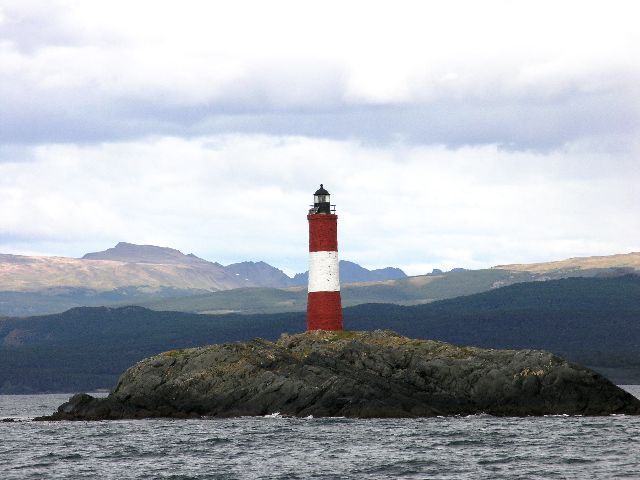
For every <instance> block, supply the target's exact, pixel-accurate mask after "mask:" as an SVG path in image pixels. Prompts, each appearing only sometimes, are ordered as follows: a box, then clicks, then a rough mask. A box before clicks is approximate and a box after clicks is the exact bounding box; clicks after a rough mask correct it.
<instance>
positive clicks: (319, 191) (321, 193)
mask: <svg viewBox="0 0 640 480" xmlns="http://www.w3.org/2000/svg"><path fill="white" fill-rule="evenodd" d="M314 195H329V192H327V191H326V190H325V189H324V186H323V185H322V184H320V188H319V189H318V190H316V193H314Z"/></svg>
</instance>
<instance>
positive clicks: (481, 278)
mask: <svg viewBox="0 0 640 480" xmlns="http://www.w3.org/2000/svg"><path fill="white" fill-rule="evenodd" d="M639 270H640V253H628V254H620V255H610V256H601V257H584V258H572V259H568V260H562V261H556V262H547V263H537V264H528V265H527V264H512V265H499V266H496V267H493V268H489V269H480V270H465V269H462V268H457V269H453V270H451V271H449V272H442V271H439V270H434V271H433V272H432V273H430V274H427V275H419V276H413V277H407V276H406V275H405V273H404V272H403V271H402V270H400V269H398V268H392V267H388V268H384V269H377V270H368V269H366V268H363V267H361V266H360V265H358V264H356V263H353V262H349V261H341V262H340V277H341V283H342V299H343V305H344V306H353V305H359V304H362V303H368V302H377V303H395V304H400V305H420V304H425V303H430V302H433V301H436V300H442V299H447V298H453V297H456V296H461V295H470V294H474V293H479V292H484V291H487V290H492V289H495V288H498V287H502V286H507V285H511V284H514V283H520V282H531V281H545V280H553V279H559V278H567V277H593V276H619V275H623V274H625V273H633V272H637V271H639ZM307 278H308V277H307V273H301V274H297V275H295V276H294V277H293V278H292V277H289V276H288V275H286V274H285V273H284V272H283V271H282V270H279V269H278V268H276V267H273V266H271V265H269V264H267V263H265V262H261V261H258V262H253V261H246V262H240V263H234V264H230V265H226V266H225V265H221V264H220V263H217V262H210V261H207V260H204V259H202V258H199V257H197V256H195V255H193V254H187V255H185V254H183V253H182V252H180V251H178V250H175V249H172V248H166V247H157V246H153V245H135V244H131V243H125V242H120V243H118V244H117V245H116V246H115V247H113V248H109V249H107V250H105V251H102V252H94V253H88V254H86V255H84V257H82V258H65V257H41V256H40V257H27V256H18V255H0V316H2V315H5V316H28V315H39V314H48V313H57V312H62V311H65V310H67V309H69V308H73V307H78V306H100V305H110V306H117V305H142V306H145V307H148V308H151V309H155V310H176V311H185V312H194V313H218V314H219V313H275V312H286V311H303V310H305V309H306V283H307Z"/></svg>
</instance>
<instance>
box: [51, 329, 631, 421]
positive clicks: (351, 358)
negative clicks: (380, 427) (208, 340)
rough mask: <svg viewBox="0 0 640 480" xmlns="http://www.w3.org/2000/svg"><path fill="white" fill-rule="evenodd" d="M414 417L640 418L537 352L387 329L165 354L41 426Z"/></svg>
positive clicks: (74, 401) (607, 388)
mask: <svg viewBox="0 0 640 480" xmlns="http://www.w3.org/2000/svg"><path fill="white" fill-rule="evenodd" d="M274 412H280V414H282V415H292V416H302V417H306V416H308V415H313V416H314V417H320V416H346V417H361V418H367V417H419V416H434V415H458V414H463V415H464V414H475V413H488V414H492V415H517V416H520V415H545V414H580V415H607V414H613V413H626V414H639V413H640V400H638V399H636V398H635V397H633V396H632V395H630V394H628V393H627V392H625V391H623V390H621V389H620V388H618V387H616V386H615V385H613V384H612V383H611V382H609V381H608V380H607V379H605V378H604V377H602V376H601V375H599V374H597V373H595V372H593V371H591V370H588V369H586V368H583V367H580V366H578V365H575V364H572V363H569V362H567V361H566V360H564V359H562V358H560V357H558V356H556V355H553V354H551V353H549V352H545V351H541V350H495V349H481V348H474V347H460V346H455V345H451V344H448V343H444V342H437V341H432V340H417V339H411V338H407V337H403V336H401V335H398V334H397V333H394V332H390V331H373V332H350V331H341V332H325V331H315V332H307V333H303V334H299V335H283V336H282V337H281V338H280V339H279V340H278V341H277V342H269V341H266V340H262V339H256V340H253V341H250V342H244V343H230V344H222V345H211V346H207V347H201V348H192V349H184V350H172V351H170V352H165V353H163V354H160V355H156V356H154V357H150V358H147V359H145V360H143V361H141V362H139V363H137V364H136V365H134V366H133V367H131V368H130V369H129V370H128V371H127V372H125V373H124V374H123V375H122V377H121V378H120V380H119V381H118V384H117V385H116V387H115V388H114V390H113V391H112V392H111V394H110V395H109V396H108V397H107V398H104V399H95V398H93V397H90V396H89V395H86V394H80V395H76V396H74V397H72V398H71V400H70V401H69V402H67V403H65V404H64V405H62V406H61V407H60V408H59V409H58V412H56V413H54V414H53V415H52V416H50V417H43V418H42V419H47V420H63V419H89V420H91V419H116V418H144V417H157V416H168V417H179V418H184V417H193V416H213V417H229V416H243V415H268V414H271V413H274Z"/></svg>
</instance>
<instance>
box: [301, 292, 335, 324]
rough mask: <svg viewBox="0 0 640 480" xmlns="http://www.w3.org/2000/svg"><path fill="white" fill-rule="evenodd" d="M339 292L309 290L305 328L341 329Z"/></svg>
mask: <svg viewBox="0 0 640 480" xmlns="http://www.w3.org/2000/svg"><path fill="white" fill-rule="evenodd" d="M342 328H343V326H342V302H341V299H340V292H339V291H338V292H309V296H308V300H307V330H342Z"/></svg>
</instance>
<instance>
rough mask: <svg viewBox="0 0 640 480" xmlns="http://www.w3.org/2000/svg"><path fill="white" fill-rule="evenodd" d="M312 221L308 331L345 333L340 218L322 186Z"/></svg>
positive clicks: (312, 214)
mask: <svg viewBox="0 0 640 480" xmlns="http://www.w3.org/2000/svg"><path fill="white" fill-rule="evenodd" d="M307 220H308V221H309V289H308V291H309V294H308V298H307V330H342V302H341V300H340V275H339V271H338V216H337V215H336V212H335V206H334V205H331V201H330V196H329V192H328V191H326V190H325V189H324V187H323V185H322V184H320V188H319V189H318V190H317V191H316V193H314V194H313V206H312V208H311V209H310V210H309V214H308V215H307Z"/></svg>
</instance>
